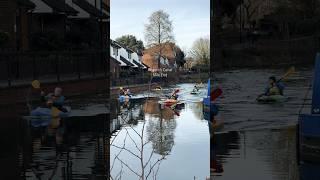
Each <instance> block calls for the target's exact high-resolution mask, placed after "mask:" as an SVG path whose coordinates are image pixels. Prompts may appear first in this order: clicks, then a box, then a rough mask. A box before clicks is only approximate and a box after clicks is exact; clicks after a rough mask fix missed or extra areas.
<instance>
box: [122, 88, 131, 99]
mask: <svg viewBox="0 0 320 180" xmlns="http://www.w3.org/2000/svg"><path fill="white" fill-rule="evenodd" d="M124 95H125V96H128V97H131V92H130V89H127V90H126V91H125V92H124Z"/></svg>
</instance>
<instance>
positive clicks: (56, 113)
mask: <svg viewBox="0 0 320 180" xmlns="http://www.w3.org/2000/svg"><path fill="white" fill-rule="evenodd" d="M31 85H32V87H33V88H34V89H40V87H41V83H40V81H39V80H33V81H32V82H31ZM60 112H61V111H60V110H59V109H58V108H56V107H52V108H51V116H52V117H58V116H59V114H60Z"/></svg>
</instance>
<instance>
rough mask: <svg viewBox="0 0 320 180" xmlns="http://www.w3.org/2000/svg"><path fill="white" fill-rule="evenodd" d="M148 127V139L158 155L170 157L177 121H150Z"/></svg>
mask: <svg viewBox="0 0 320 180" xmlns="http://www.w3.org/2000/svg"><path fill="white" fill-rule="evenodd" d="M148 125H149V126H148V127H147V133H148V139H149V140H150V141H151V142H152V146H153V149H155V152H156V153H158V154H161V155H168V154H169V153H170V151H171V149H172V147H173V145H174V130H175V128H176V121H175V120H174V119H171V120H162V119H161V118H159V119H150V120H149V124H148Z"/></svg>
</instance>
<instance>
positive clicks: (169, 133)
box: [110, 84, 210, 180]
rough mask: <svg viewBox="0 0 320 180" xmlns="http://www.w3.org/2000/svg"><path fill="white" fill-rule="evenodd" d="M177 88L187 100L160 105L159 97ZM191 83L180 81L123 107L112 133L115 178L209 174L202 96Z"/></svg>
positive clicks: (165, 179)
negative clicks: (181, 103) (170, 104)
mask: <svg viewBox="0 0 320 180" xmlns="http://www.w3.org/2000/svg"><path fill="white" fill-rule="evenodd" d="M176 87H179V88H180V90H181V93H180V99H181V100H183V101H184V102H185V104H184V105H181V106H180V107H176V108H173V109H172V108H170V107H161V106H159V100H160V99H161V98H163V97H164V95H166V94H169V93H171V92H172V90H173V89H172V88H176ZM192 89H193V84H180V85H177V86H175V87H171V88H169V89H167V90H164V91H163V92H157V93H153V94H152V96H153V97H154V98H150V99H146V100H141V101H139V102H136V103H133V104H132V105H130V107H129V108H120V109H119V110H118V113H116V114H115V115H114V116H112V117H113V121H115V122H117V123H116V124H118V126H116V125H115V126H111V127H117V128H115V129H114V131H113V132H114V133H113V136H112V138H111V140H110V141H111V147H110V161H111V176H112V178H113V179H131V180H135V179H137V180H138V179H140V178H142V177H143V179H159V180H168V179H206V177H209V175H210V167H209V164H210V136H209V129H208V123H207V121H206V120H204V118H203V112H202V103H201V101H202V98H203V97H204V96H205V95H206V88H203V89H201V90H200V91H201V93H200V94H199V95H191V94H190V92H191V90H192Z"/></svg>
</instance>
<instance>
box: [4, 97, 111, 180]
mask: <svg viewBox="0 0 320 180" xmlns="http://www.w3.org/2000/svg"><path fill="white" fill-rule="evenodd" d="M69 101H70V104H72V108H73V109H74V112H80V113H81V114H85V115H86V116H81V115H79V114H76V113H75V114H74V116H72V117H68V118H62V119H59V118H54V119H52V120H51V121H50V124H49V125H48V126H46V127H41V128H33V127H32V126H31V124H30V122H29V121H28V120H27V119H25V118H22V116H25V115H26V114H27V113H28V109H27V107H26V105H25V104H23V105H19V108H17V106H18V105H17V106H16V107H10V108H8V109H12V111H7V114H10V113H11V117H10V116H7V117H6V118H4V119H2V121H3V123H4V124H3V125H2V126H1V131H0V133H1V134H0V135H1V136H0V137H1V138H0V140H1V141H0V142H1V147H2V148H1V150H0V151H1V153H0V169H1V173H0V179H10V180H15V179H108V178H109V172H108V171H109V164H110V161H109V138H110V137H109V132H108V131H107V130H108V129H109V123H106V122H107V119H108V115H107V114H106V113H101V112H105V110H106V107H105V106H104V103H105V99H103V98H101V96H97V97H96V98H95V97H86V98H82V99H81V100H78V99H70V100H69ZM77 102H79V104H78V103H77ZM95 105H99V107H100V105H102V106H101V108H100V109H98V113H97V112H96V111H94V112H93V111H91V110H90V107H91V106H92V107H95V108H92V109H95V110H97V108H96V106H95ZM78 107H88V108H89V110H81V109H80V108H78Z"/></svg>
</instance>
